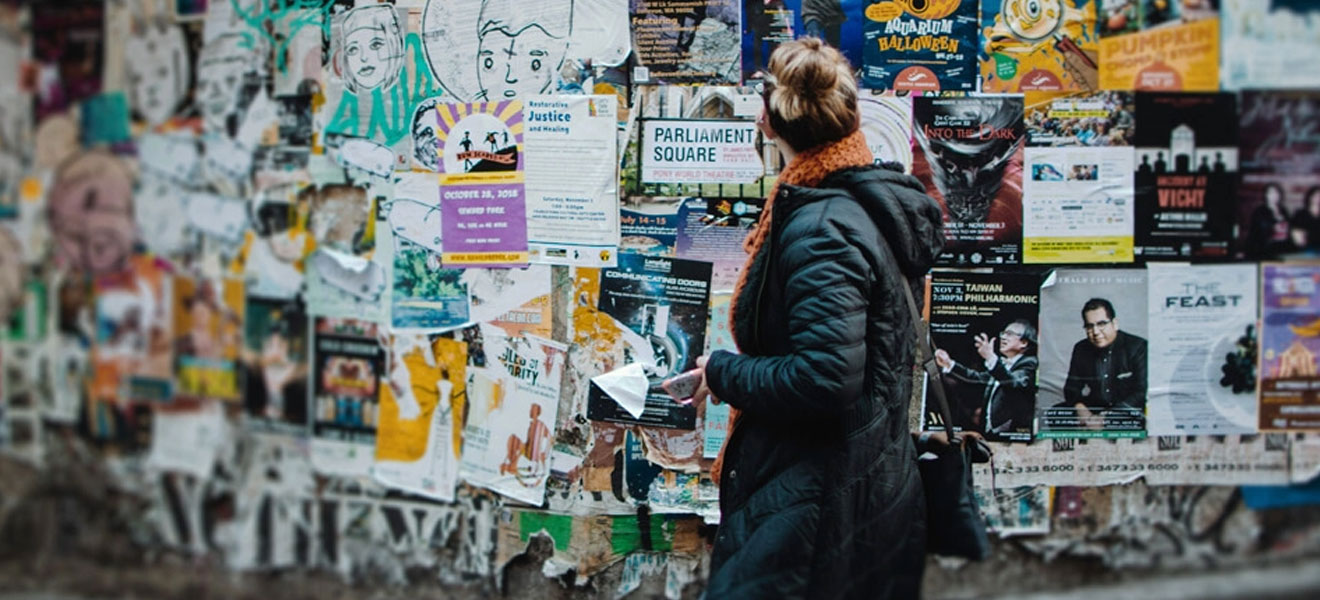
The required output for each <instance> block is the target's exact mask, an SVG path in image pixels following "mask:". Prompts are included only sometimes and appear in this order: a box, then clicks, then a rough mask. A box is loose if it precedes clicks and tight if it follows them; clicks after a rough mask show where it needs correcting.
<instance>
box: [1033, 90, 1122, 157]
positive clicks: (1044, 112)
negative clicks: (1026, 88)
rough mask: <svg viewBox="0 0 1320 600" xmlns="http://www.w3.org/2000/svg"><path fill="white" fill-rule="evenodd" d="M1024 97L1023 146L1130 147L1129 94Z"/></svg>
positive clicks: (1047, 93) (1081, 93) (1111, 92)
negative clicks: (1025, 103) (1025, 125)
mask: <svg viewBox="0 0 1320 600" xmlns="http://www.w3.org/2000/svg"><path fill="white" fill-rule="evenodd" d="M1026 98H1027V106H1026V123H1027V146H1042V147H1050V146H1052V147H1060V146H1086V147H1094V146H1131V145H1132V135H1133V133H1134V127H1135V125H1136V110H1137V107H1136V98H1135V96H1134V95H1133V94H1132V92H1121V91H1104V92H1080V93H1063V92H1035V93H1031V94H1027V96H1026Z"/></svg>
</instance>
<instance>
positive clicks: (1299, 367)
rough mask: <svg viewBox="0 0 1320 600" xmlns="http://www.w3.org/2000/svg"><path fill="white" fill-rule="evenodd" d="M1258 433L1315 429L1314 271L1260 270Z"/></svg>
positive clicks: (1319, 313)
mask: <svg viewBox="0 0 1320 600" xmlns="http://www.w3.org/2000/svg"><path fill="white" fill-rule="evenodd" d="M1260 285H1261V319H1260V321H1261V333H1260V428H1261V430H1264V431H1279V430H1299V429H1312V430H1314V429H1320V397H1317V390H1320V369H1317V362H1316V355H1317V354H1318V353H1320V265H1317V264H1315V263H1291V264H1288V263H1266V264H1264V265H1261V280H1260Z"/></svg>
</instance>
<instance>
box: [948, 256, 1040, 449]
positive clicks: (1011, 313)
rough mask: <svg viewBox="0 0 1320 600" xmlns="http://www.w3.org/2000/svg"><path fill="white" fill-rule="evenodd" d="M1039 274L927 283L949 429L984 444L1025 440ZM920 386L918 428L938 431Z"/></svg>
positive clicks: (967, 275) (1032, 404)
mask: <svg viewBox="0 0 1320 600" xmlns="http://www.w3.org/2000/svg"><path fill="white" fill-rule="evenodd" d="M1039 295H1040V275H1039V274H1037V273H1008V272H989V271H988V270H982V271H977V272H950V271H937V272H935V273H932V274H931V277H930V336H931V340H932V341H933V342H934V345H935V348H936V350H935V362H936V364H937V365H938V366H939V368H940V370H941V371H942V372H943V373H944V375H943V376H942V379H943V381H944V388H945V392H946V397H947V399H948V401H949V410H950V412H951V416H952V417H953V428H954V429H955V430H957V431H975V432H977V433H980V434H982V435H984V436H985V437H986V439H988V440H996V441H1013V442H1029V441H1031V436H1032V431H1033V423H1034V421H1035V409H1036V371H1037V368H1038V367H1039V366H1040V361H1039V358H1038V357H1037V354H1039V352H1038V351H1039V349H1040V338H1039V336H1037V334H1036V331H1037V317H1038V316H1039V312H1040V303H1039ZM929 384H930V382H927V387H926V393H925V396H924V402H925V404H924V406H925V410H924V411H923V413H922V414H924V415H925V422H924V426H925V429H927V430H930V431H939V430H943V429H944V420H943V418H942V416H941V415H940V411H939V409H938V408H936V404H935V401H934V397H933V394H934V392H933V391H931V390H930V387H929Z"/></svg>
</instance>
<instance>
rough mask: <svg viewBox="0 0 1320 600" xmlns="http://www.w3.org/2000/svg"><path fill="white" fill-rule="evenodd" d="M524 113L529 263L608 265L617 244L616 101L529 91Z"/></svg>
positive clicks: (604, 98) (606, 98)
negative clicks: (530, 92) (530, 95)
mask: <svg viewBox="0 0 1320 600" xmlns="http://www.w3.org/2000/svg"><path fill="white" fill-rule="evenodd" d="M523 114H524V115H525V116H526V118H527V131H526V134H525V135H526V140H527V237H528V244H529V246H530V248H531V260H532V262H536V263H544V264H556V265H579V266H588V267H608V266H613V265H614V260H615V259H614V255H615V254H617V253H618V250H619V175H618V171H619V165H618V162H619V161H618V155H619V153H618V147H619V134H618V126H617V120H618V99H617V98H616V97H615V96H532V97H530V98H528V99H527V104H526V106H525V108H524V110H523Z"/></svg>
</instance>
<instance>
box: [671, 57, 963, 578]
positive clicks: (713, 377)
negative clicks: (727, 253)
mask: <svg viewBox="0 0 1320 600" xmlns="http://www.w3.org/2000/svg"><path fill="white" fill-rule="evenodd" d="M769 71H770V73H769V75H768V76H767V77H766V79H765V81H766V83H767V87H766V89H765V91H764V92H763V98H764V111H763V115H762V120H761V121H760V127H761V129H762V131H763V132H764V134H765V135H766V137H767V138H769V139H773V140H777V143H778V146H779V148H780V150H781V152H782V153H783V154H784V161H785V163H787V165H788V166H787V167H786V168H785V169H784V171H783V172H782V173H781V174H780V176H779V179H778V183H777V184H776V187H775V190H773V191H771V194H770V197H769V198H768V199H767V200H766V205H765V210H764V212H763V213H762V218H761V221H760V224H759V225H758V227H757V229H756V230H754V231H753V233H752V234H751V235H750V236H749V237H748V240H747V242H746V244H745V245H746V248H747V250H748V252H749V253H750V257H749V258H748V264H747V266H746V268H745V269H744V271H743V274H742V278H741V280H740V281H739V285H738V286H737V288H736V289H735V292H734V304H733V306H732V309H731V313H732V314H731V317H730V324H731V327H732V330H733V335H734V339H735V340H736V341H737V343H738V347H739V349H740V351H741V353H731V352H724V351H717V352H715V353H713V354H711V355H710V356H709V357H702V358H700V359H698V361H697V362H698V365H699V366H701V367H703V368H704V379H703V382H702V385H701V387H699V389H698V390H697V393H696V395H695V397H696V398H697V399H698V400H700V399H704V398H705V397H706V396H707V394H709V395H711V396H712V397H713V398H712V401H723V402H727V403H729V404H730V405H731V406H732V407H733V408H734V409H735V411H734V413H733V416H732V417H731V419H732V423H733V425H732V430H731V432H730V434H729V438H728V441H727V443H726V445H725V447H724V449H723V451H722V453H721V455H720V458H719V459H717V461H716V467H715V469H714V473H713V474H714V475H715V476H716V477H717V481H718V483H719V485H720V513H721V522H720V530H719V533H718V535H717V537H716V539H715V544H714V549H713V553H712V557H711V579H710V583H709V588H708V590H707V595H708V597H710V598H743V597H747V598H766V597H775V598H783V597H808V596H809V597H815V598H836V597H865V598H890V597H894V598H911V597H917V596H918V594H919V587H920V583H921V573H922V568H923V565H924V563H925V508H924V503H923V496H922V491H921V489H922V488H921V481H920V479H919V476H918V473H917V470H916V459H915V452H914V449H913V445H912V441H911V437H910V436H909V435H908V400H909V398H910V396H911V392H912V365H913V341H912V336H913V328H912V327H913V324H912V322H911V317H910V312H909V309H908V305H907V300H905V299H904V297H903V288H902V286H904V285H907V286H909V287H910V288H912V289H917V286H919V285H920V282H921V279H922V276H923V275H925V273H926V271H927V270H928V268H929V267H930V265H931V263H932V262H933V260H934V258H935V257H936V256H937V255H938V253H939V250H940V248H941V247H942V246H943V232H942V229H941V215H940V209H939V206H938V204H937V203H936V202H935V201H934V200H933V199H931V198H930V197H928V196H927V195H926V194H925V192H924V190H923V188H922V186H921V184H920V183H919V182H918V181H917V180H916V179H915V178H913V177H910V176H907V175H904V174H903V173H902V172H901V171H900V170H899V168H898V167H897V165H895V164H893V163H887V164H886V165H884V166H872V156H871V153H870V151H869V150H867V146H866V141H865V139H864V138H863V137H862V135H861V133H860V131H859V130H858V124H859V119H858V110H857V83H856V82H855V81H854V79H853V77H852V74H851V71H852V68H851V67H850V66H849V64H848V62H847V60H846V59H845V58H844V57H843V56H842V55H841V54H840V53H839V52H838V51H837V50H835V49H833V48H830V47H828V46H826V45H825V44H824V43H823V42H821V41H820V40H818V39H815V38H804V39H801V40H798V41H794V42H790V43H786V44H783V45H781V46H780V47H779V48H778V49H776V50H775V52H774V54H773V55H771V57H770V66H769Z"/></svg>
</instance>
